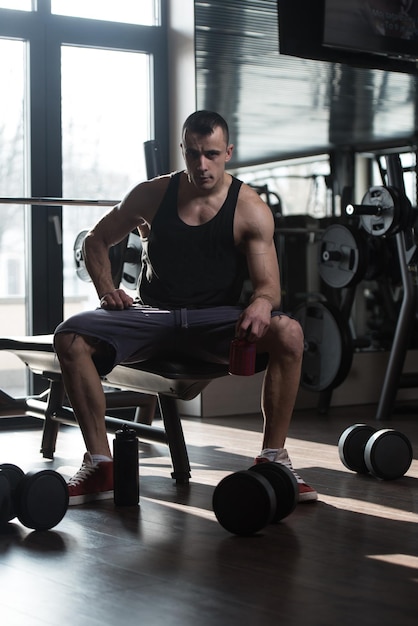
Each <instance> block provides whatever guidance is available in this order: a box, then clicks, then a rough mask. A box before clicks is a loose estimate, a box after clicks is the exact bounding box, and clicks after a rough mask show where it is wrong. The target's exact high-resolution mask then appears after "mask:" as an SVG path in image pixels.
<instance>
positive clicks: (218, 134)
mask: <svg viewBox="0 0 418 626" xmlns="http://www.w3.org/2000/svg"><path fill="white" fill-rule="evenodd" d="M181 148H182V151H183V157H184V161H185V163H186V166H187V172H188V175H189V178H190V181H191V182H192V183H193V184H194V185H195V186H196V187H197V188H198V189H200V190H202V191H203V190H206V191H210V190H211V189H213V188H214V187H215V186H216V184H217V183H219V182H220V181H222V180H223V175H224V172H225V163H227V162H228V161H229V160H230V159H231V157H232V150H233V146H232V145H229V146H227V144H226V141H225V136H224V134H223V132H222V129H221V128H220V127H219V126H217V127H215V130H214V131H213V133H212V134H210V135H199V134H197V133H189V132H187V131H186V133H185V135H184V137H183V143H182V145H181Z"/></svg>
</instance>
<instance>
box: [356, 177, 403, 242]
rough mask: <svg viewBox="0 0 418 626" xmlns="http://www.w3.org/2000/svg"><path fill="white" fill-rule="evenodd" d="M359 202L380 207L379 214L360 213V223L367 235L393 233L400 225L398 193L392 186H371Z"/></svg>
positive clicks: (380, 235)
mask: <svg viewBox="0 0 418 626" xmlns="http://www.w3.org/2000/svg"><path fill="white" fill-rule="evenodd" d="M361 204H364V205H366V206H367V205H369V206H376V207H381V211H380V213H379V215H361V216H360V224H361V226H362V227H363V228H364V230H365V231H366V232H368V233H369V235H373V236H374V237H383V235H393V234H395V233H396V232H398V230H399V228H400V227H401V218H402V216H401V211H400V206H399V198H398V193H397V192H396V190H395V189H394V188H392V187H371V188H370V189H369V190H368V192H367V193H366V194H365V196H364V197H363V200H362V201H361Z"/></svg>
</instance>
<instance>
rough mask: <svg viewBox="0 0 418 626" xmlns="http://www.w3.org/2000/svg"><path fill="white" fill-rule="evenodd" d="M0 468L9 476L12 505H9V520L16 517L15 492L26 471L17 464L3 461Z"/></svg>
mask: <svg viewBox="0 0 418 626" xmlns="http://www.w3.org/2000/svg"><path fill="white" fill-rule="evenodd" d="M0 470H1V473H2V474H3V475H4V476H5V477H6V478H7V480H8V483H9V489H10V505H9V513H8V516H9V520H8V521H10V520H12V519H13V518H14V517H16V511H15V507H14V492H15V490H16V487H17V485H18V484H19V483H20V481H21V480H22V478H23V477H24V475H25V472H24V471H23V470H22V469H21V468H20V467H18V466H17V465H14V464H13V463H2V464H1V465H0Z"/></svg>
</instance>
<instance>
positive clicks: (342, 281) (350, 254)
mask: <svg viewBox="0 0 418 626" xmlns="http://www.w3.org/2000/svg"><path fill="white" fill-rule="evenodd" d="M366 256H367V244H366V241H365V238H364V236H363V235H362V233H361V232H360V231H358V232H356V231H354V230H353V229H350V228H347V227H346V226H343V225H341V224H332V225H331V226H329V227H328V228H327V229H326V230H325V232H324V234H323V236H322V238H321V243H320V246H319V259H318V269H319V274H320V276H321V278H322V280H323V281H324V282H325V283H326V284H327V285H329V286H330V287H334V288H335V289H342V288H343V287H349V286H351V285H355V284H357V283H358V282H360V281H361V280H362V279H363V276H364V274H365V271H366V265H367V263H366Z"/></svg>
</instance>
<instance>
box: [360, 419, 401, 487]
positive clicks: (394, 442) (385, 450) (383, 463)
mask: <svg viewBox="0 0 418 626" xmlns="http://www.w3.org/2000/svg"><path fill="white" fill-rule="evenodd" d="M412 456H413V452H412V446H411V443H410V441H409V439H408V438H407V437H406V436H405V435H404V434H403V433H400V432H398V431H396V430H392V429H390V428H387V429H385V430H379V431H378V432H376V433H375V434H374V435H372V436H371V437H370V439H369V441H368V442H367V444H366V449H365V451H364V458H365V461H366V465H367V467H368V469H369V471H370V473H372V474H373V475H374V476H376V477H377V478H381V479H382V480H395V479H396V478H401V476H403V475H404V474H406V472H407V471H408V469H409V467H410V465H411V463H412Z"/></svg>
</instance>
